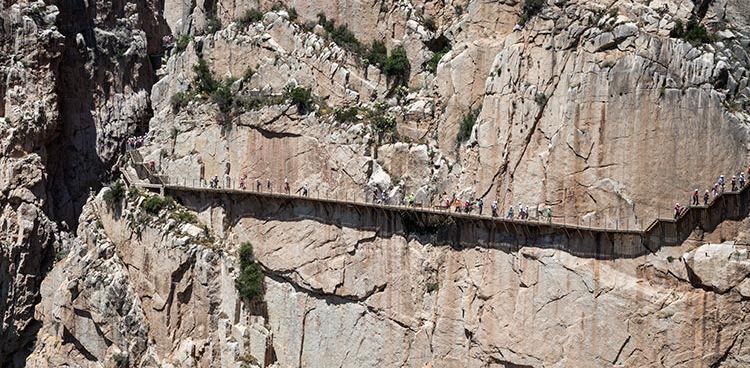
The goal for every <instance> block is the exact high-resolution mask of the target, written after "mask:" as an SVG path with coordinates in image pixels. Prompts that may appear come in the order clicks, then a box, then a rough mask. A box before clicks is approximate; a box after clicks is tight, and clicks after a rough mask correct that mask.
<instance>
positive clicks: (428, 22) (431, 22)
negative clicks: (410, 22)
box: [423, 17, 437, 32]
mask: <svg viewBox="0 0 750 368" xmlns="http://www.w3.org/2000/svg"><path fill="white" fill-rule="evenodd" d="M423 23H424V27H425V28H426V29H427V30H428V31H430V32H435V31H437V24H436V23H435V19H434V18H432V17H427V18H425V19H424V22H423Z"/></svg>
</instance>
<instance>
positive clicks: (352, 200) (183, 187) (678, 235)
mask: <svg viewBox="0 0 750 368" xmlns="http://www.w3.org/2000/svg"><path fill="white" fill-rule="evenodd" d="M129 152H130V161H131V166H132V167H133V168H134V169H135V171H136V173H137V174H138V179H135V178H132V177H131V174H129V173H126V171H127V169H126V168H123V169H122V171H123V177H124V178H125V180H126V181H128V182H129V183H128V184H129V185H135V186H136V187H143V188H149V189H154V188H155V187H161V192H162V193H164V192H165V189H171V190H179V191H194V192H205V193H212V192H213V193H231V194H249V195H255V196H263V197H268V198H276V199H304V200H308V201H317V202H324V203H335V204H340V205H351V206H365V207H374V208H382V209H391V210H398V211H409V212H415V213H424V214H439V215H444V216H451V217H456V218H467V219H484V220H492V221H496V222H498V223H503V224H505V225H504V226H508V225H510V226H515V225H517V224H521V225H527V226H538V227H549V228H557V229H560V230H564V231H566V232H567V231H592V232H600V233H619V234H638V235H640V236H641V237H642V238H643V239H644V241H646V242H648V241H649V239H654V241H656V239H657V238H658V239H659V240H658V241H660V242H666V243H669V244H680V243H681V242H682V241H684V240H685V239H687V237H688V236H689V235H690V234H691V233H692V232H693V231H694V230H695V229H697V228H701V229H702V230H705V231H711V230H713V229H714V228H715V227H716V226H718V225H719V224H720V223H721V222H723V221H725V220H732V219H733V220H739V219H742V218H744V217H746V216H747V215H748V210H749V207H748V202H749V201H750V198H748V197H750V185H746V186H744V187H742V188H740V190H738V191H727V192H722V193H720V194H718V195H717V196H716V197H715V198H714V200H713V201H712V202H711V203H710V204H709V205H707V206H705V205H704V206H690V207H687V208H686V209H685V210H684V211H683V212H682V213H681V214H680V215H679V216H678V217H677V218H676V219H665V218H657V219H655V220H654V221H653V222H651V223H650V224H649V225H648V226H647V227H646V228H645V229H628V228H627V227H626V228H622V227H620V226H619V224H615V226H614V227H613V228H608V227H606V226H605V227H598V226H592V225H591V223H589V225H588V226H587V225H585V224H581V223H580V222H577V223H570V222H568V221H564V222H557V221H554V220H552V221H550V220H548V219H547V218H546V217H543V218H542V219H539V218H538V217H537V219H527V220H522V219H507V218H504V217H502V216H500V217H492V216H490V215H488V214H482V215H480V214H476V213H465V212H452V211H451V210H450V208H447V209H438V208H430V207H421V206H408V205H404V204H386V203H379V202H377V201H368V200H367V199H368V196H367V194H366V193H365V194H363V195H362V197H361V198H362V199H363V200H362V201H358V200H357V196H356V195H347V196H345V198H343V199H340V198H328V197H321V196H320V193H319V192H316V193H315V194H313V195H312V196H303V195H301V194H297V193H299V191H297V192H290V193H289V194H287V193H286V192H284V191H281V192H274V191H273V190H272V189H271V190H268V189H267V187H266V186H265V185H261V190H259V191H258V190H252V189H251V188H253V185H252V184H253V183H249V184H251V185H248V187H247V188H245V189H240V188H235V187H234V185H233V184H234V182H233V181H232V183H230V184H231V185H226V187H225V188H210V187H206V186H204V185H203V184H204V182H205V181H204V180H202V179H201V180H197V179H192V180H189V179H186V178H182V179H180V178H170V177H168V176H165V175H158V174H156V173H155V172H154V171H155V170H153V169H152V168H149V165H148V164H147V163H145V162H144V161H143V158H142V157H141V155H140V154H139V153H138V151H137V150H131V151H129ZM136 180H138V181H136ZM143 180H145V181H146V182H143ZM180 182H182V183H180ZM262 184H263V183H262ZM264 188H265V189H266V190H265V191H264V190H263V189H264ZM661 245H664V244H661Z"/></svg>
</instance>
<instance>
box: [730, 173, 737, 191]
mask: <svg viewBox="0 0 750 368" xmlns="http://www.w3.org/2000/svg"><path fill="white" fill-rule="evenodd" d="M731 183H732V191H733V192H736V191H737V177H736V176H734V175H732V181H731Z"/></svg>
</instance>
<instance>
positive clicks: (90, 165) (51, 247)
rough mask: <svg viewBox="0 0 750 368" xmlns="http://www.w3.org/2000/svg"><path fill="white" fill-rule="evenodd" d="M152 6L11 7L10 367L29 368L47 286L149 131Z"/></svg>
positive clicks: (154, 35) (2, 14)
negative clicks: (98, 192) (86, 211)
mask: <svg viewBox="0 0 750 368" xmlns="http://www.w3.org/2000/svg"><path fill="white" fill-rule="evenodd" d="M153 5H154V4H153V3H150V2H142V3H139V4H135V3H128V4H124V3H119V2H109V1H98V2H62V3H60V4H58V2H56V1H47V2H44V1H33V2H32V1H14V2H7V1H6V2H3V4H0V77H2V83H0V98H1V99H2V101H1V102H0V208H1V210H0V211H1V212H0V224H2V225H1V226H2V231H0V316H1V317H0V318H1V322H0V365H2V366H9V367H15V366H23V365H25V363H24V357H25V356H26V355H27V354H28V353H29V352H30V350H31V349H32V348H33V342H34V338H35V335H36V332H37V330H38V329H39V328H40V323H39V321H37V320H35V318H34V306H35V305H36V304H37V303H38V302H39V300H40V291H39V288H40V284H41V282H42V280H43V279H44V276H45V274H46V273H47V271H48V270H49V269H50V267H51V265H52V263H53V262H54V260H55V258H59V257H60V255H61V254H63V253H64V249H65V248H66V247H67V245H66V244H69V243H70V240H71V239H72V238H73V237H74V236H71V235H70V232H73V231H74V230H75V226H76V224H77V222H78V215H79V214H80V211H81V207H82V205H83V203H84V202H85V201H86V198H87V197H88V195H89V193H90V190H91V189H97V188H99V187H101V185H102V182H104V181H107V180H108V179H107V177H108V176H110V175H111V169H112V166H113V164H114V163H115V162H116V161H117V160H118V159H119V155H120V153H121V151H122V149H123V148H124V137H127V136H128V135H130V134H133V133H134V132H136V131H138V130H140V131H142V132H145V131H146V130H148V119H149V118H150V99H149V91H150V89H151V84H152V83H153V76H154V72H153V68H152V64H151V59H150V57H149V56H150V55H155V54H158V53H160V48H161V41H160V40H161V35H162V33H161V30H160V29H161V26H160V25H159V23H160V20H159V16H158V14H157V13H156V12H155V8H154V6H153ZM53 221H54V222H53Z"/></svg>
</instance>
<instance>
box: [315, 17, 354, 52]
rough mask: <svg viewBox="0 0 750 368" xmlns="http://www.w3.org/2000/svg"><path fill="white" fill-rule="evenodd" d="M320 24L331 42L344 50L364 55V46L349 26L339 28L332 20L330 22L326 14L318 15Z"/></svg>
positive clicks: (344, 25)
mask: <svg viewBox="0 0 750 368" xmlns="http://www.w3.org/2000/svg"><path fill="white" fill-rule="evenodd" d="M318 24H320V25H321V26H322V27H323V29H325V30H326V32H327V33H328V36H329V37H330V38H331V40H333V42H334V43H336V44H337V45H339V46H341V47H342V48H343V49H344V50H347V51H349V52H353V53H355V54H361V53H362V44H361V43H360V42H359V40H357V37H356V36H355V35H354V33H352V31H350V30H349V26H348V25H346V24H343V25H340V26H338V27H337V26H336V23H335V22H334V21H332V20H328V18H326V15H325V14H324V13H318Z"/></svg>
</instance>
